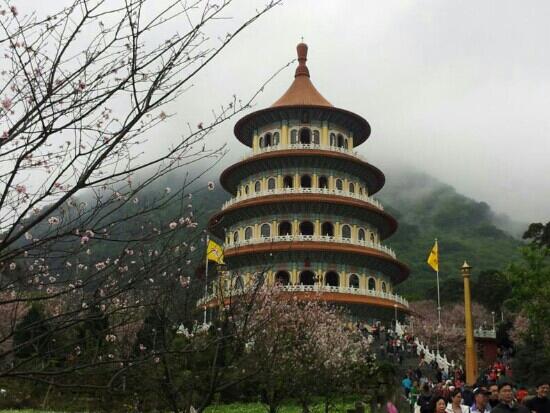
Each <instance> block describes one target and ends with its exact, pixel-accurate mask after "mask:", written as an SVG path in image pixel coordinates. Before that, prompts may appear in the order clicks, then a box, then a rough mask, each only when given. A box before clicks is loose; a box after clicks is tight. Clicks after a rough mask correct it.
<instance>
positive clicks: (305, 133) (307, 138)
mask: <svg viewBox="0 0 550 413" xmlns="http://www.w3.org/2000/svg"><path fill="white" fill-rule="evenodd" d="M300 143H301V144H302V145H309V144H311V130H309V128H302V129H300Z"/></svg>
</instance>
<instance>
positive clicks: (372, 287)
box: [367, 277, 376, 291]
mask: <svg viewBox="0 0 550 413" xmlns="http://www.w3.org/2000/svg"><path fill="white" fill-rule="evenodd" d="M367 287H368V289H369V290H371V291H374V290H376V280H375V279H374V278H372V277H370V278H369V282H368V284H367Z"/></svg>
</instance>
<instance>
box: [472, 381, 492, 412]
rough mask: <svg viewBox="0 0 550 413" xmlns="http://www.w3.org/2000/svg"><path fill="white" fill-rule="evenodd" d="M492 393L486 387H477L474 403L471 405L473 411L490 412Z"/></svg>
mask: <svg viewBox="0 0 550 413" xmlns="http://www.w3.org/2000/svg"><path fill="white" fill-rule="evenodd" d="M490 394H491V393H490V392H489V390H487V389H486V388H485V387H477V388H475V389H474V404H473V405H472V407H470V412H471V413H489V412H490V411H491V406H489V395H490Z"/></svg>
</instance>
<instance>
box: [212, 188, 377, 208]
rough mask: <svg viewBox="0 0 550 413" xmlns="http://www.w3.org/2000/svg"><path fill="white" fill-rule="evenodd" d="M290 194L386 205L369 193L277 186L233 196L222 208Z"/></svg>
mask: <svg viewBox="0 0 550 413" xmlns="http://www.w3.org/2000/svg"><path fill="white" fill-rule="evenodd" d="M289 194H322V195H338V196H344V197H347V198H353V199H358V200H360V201H363V202H367V203H369V204H371V205H373V206H375V207H376V208H378V209H381V210H384V207H383V206H382V204H381V203H380V202H378V201H377V200H376V199H374V198H372V197H370V196H368V195H360V194H357V193H354V192H349V191H340V190H338V189H326V188H277V189H270V190H267V191H260V192H252V193H250V194H248V195H246V194H245V195H238V196H236V197H235V198H231V199H230V200H229V201H226V202H225V203H224V204H223V205H222V210H224V209H226V208H228V207H230V206H231V205H234V204H236V203H238V202H241V201H246V200H248V199H253V198H258V197H262V196H269V195H289Z"/></svg>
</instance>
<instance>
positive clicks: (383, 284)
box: [382, 281, 387, 293]
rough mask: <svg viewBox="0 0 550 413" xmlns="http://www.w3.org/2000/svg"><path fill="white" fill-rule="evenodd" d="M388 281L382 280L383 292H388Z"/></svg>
mask: <svg viewBox="0 0 550 413" xmlns="http://www.w3.org/2000/svg"><path fill="white" fill-rule="evenodd" d="M386 289H387V288H386V283H385V282H384V281H382V292H383V293H385V292H386Z"/></svg>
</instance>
